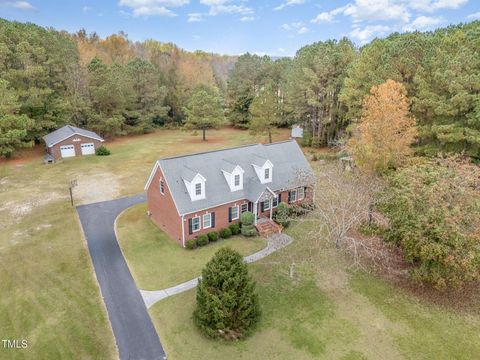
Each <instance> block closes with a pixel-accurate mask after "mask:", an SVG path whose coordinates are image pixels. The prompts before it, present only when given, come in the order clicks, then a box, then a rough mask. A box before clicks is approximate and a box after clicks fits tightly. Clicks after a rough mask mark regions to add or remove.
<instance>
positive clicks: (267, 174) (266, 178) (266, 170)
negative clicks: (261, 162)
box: [265, 168, 270, 180]
mask: <svg viewBox="0 0 480 360" xmlns="http://www.w3.org/2000/svg"><path fill="white" fill-rule="evenodd" d="M268 179H270V168H266V169H265V180H268Z"/></svg>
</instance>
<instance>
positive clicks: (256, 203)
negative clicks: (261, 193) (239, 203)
mask: <svg viewBox="0 0 480 360" xmlns="http://www.w3.org/2000/svg"><path fill="white" fill-rule="evenodd" d="M257 208H258V201H255V202H254V203H253V219H254V220H253V224H254V225H257V212H258V210H257Z"/></svg>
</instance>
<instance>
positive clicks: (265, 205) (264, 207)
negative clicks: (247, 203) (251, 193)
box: [262, 200, 270, 211]
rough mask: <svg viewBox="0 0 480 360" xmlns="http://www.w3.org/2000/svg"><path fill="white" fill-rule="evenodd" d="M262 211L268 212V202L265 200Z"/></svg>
mask: <svg viewBox="0 0 480 360" xmlns="http://www.w3.org/2000/svg"><path fill="white" fill-rule="evenodd" d="M262 208H263V211H267V210H270V200H265V201H264V202H263V204H262Z"/></svg>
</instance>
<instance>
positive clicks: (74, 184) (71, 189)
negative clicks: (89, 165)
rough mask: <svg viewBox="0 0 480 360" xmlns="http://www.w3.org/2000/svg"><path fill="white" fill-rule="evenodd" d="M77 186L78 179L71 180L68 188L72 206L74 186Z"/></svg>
mask: <svg viewBox="0 0 480 360" xmlns="http://www.w3.org/2000/svg"><path fill="white" fill-rule="evenodd" d="M75 186H77V180H71V181H70V186H69V187H68V190H69V191H70V202H71V203H72V206H73V188H74V187H75Z"/></svg>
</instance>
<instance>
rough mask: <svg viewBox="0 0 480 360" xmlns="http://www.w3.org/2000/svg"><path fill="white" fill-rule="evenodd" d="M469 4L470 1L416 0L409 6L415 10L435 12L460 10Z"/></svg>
mask: <svg viewBox="0 0 480 360" xmlns="http://www.w3.org/2000/svg"><path fill="white" fill-rule="evenodd" d="M467 2H468V0H415V1H410V2H409V6H410V7H411V8H412V9H414V10H418V11H424V12H433V11H435V10H441V9H458V8H459V7H460V6H462V5H465V4H466V3H467Z"/></svg>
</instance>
